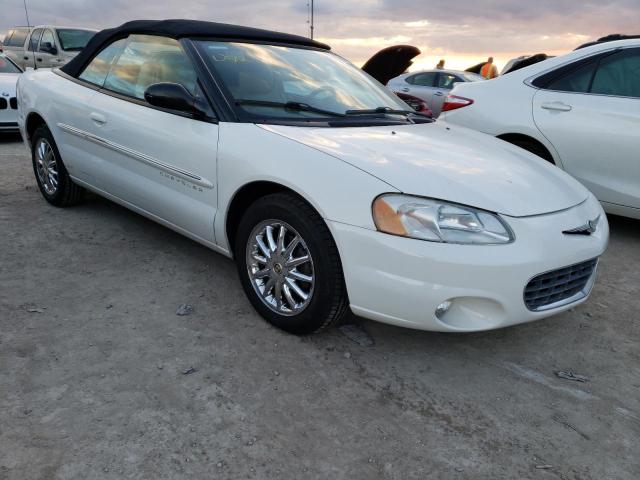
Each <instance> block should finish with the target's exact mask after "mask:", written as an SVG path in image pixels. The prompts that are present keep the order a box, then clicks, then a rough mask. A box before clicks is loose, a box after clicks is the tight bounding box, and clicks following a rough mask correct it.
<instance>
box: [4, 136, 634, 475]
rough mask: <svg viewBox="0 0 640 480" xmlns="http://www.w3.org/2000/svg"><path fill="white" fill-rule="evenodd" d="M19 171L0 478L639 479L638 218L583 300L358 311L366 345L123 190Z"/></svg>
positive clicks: (9, 198)
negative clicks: (395, 322) (449, 319)
mask: <svg viewBox="0 0 640 480" xmlns="http://www.w3.org/2000/svg"><path fill="white" fill-rule="evenodd" d="M0 172H1V175H0V480H9V479H11V480H14V479H15V480H28V479H82V480H88V479H154V480H160V479H182V478H190V479H242V478H254V479H270V478H283V479H289V478H290V479H307V478H309V479H367V480H369V479H402V480H404V479H473V480H477V479H491V480H495V479H529V478H531V479H542V480H544V479H575V480H578V479H580V480H587V479H597V480H601V479H637V478H640V345H639V341H640V313H639V309H640V268H639V267H640V222H638V221H632V220H627V219H623V218H617V217H611V218H610V223H611V243H610V246H609V249H608V251H607V253H606V254H605V255H604V257H603V258H602V261H601V264H600V267H599V280H598V282H597V284H596V287H595V290H594V292H593V295H592V297H591V299H590V301H589V302H587V303H586V304H584V305H582V306H580V307H577V308H575V309H574V310H572V311H570V312H567V313H565V314H562V315H559V316H557V317H555V318H551V319H547V320H543V321H540V322H537V323H532V324H527V325H521V326H517V327H512V328H508V329H504V330H499V331H493V332H487V333H481V334H471V335H469V334H465V335H462V334H441V333H429V332H419V331H412V330H406V329H401V328H395V327H391V326H387V325H383V324H379V323H374V322H368V321H364V320H359V319H355V318H354V319H352V320H351V321H352V322H354V323H356V324H357V325H358V326H360V327H361V328H362V329H364V331H366V332H367V333H368V335H369V336H370V338H371V339H373V342H374V344H373V345H369V346H363V345H360V344H358V343H355V342H354V341H352V340H351V339H350V338H348V337H347V336H346V335H344V334H343V332H342V331H341V330H339V329H332V330H330V331H328V332H326V333H322V334H319V335H316V336H312V337H306V338H298V337H294V336H291V335H287V334H285V333H282V332H280V331H277V330H275V329H274V328H272V327H270V326H269V325H268V324H266V323H265V322H264V321H262V320H261V318H259V317H258V315H257V314H256V313H255V312H254V311H253V310H252V308H251V306H250V305H249V303H248V301H247V300H246V299H245V297H244V295H243V293H242V290H241V287H240V285H239V283H238V278H237V275H236V272H235V267H234V265H233V263H232V262H231V261H230V260H228V259H226V258H224V257H222V256H220V255H218V254H216V253H214V252H211V251H209V250H207V249H206V248H204V247H202V246H200V245H198V244H196V243H194V242H192V241H190V240H188V239H186V238H183V237H181V236H179V235H178V234H176V233H173V232H171V231H170V230H167V229H165V228H163V227H161V226H158V225H156V224H154V223H152V222H150V221H148V220H146V219H144V218H142V217H140V216H138V215H136V214H134V213H131V212H129V211H127V210H125V209H124V208H121V207H119V206H117V205H115V204H113V203H110V202H108V201H106V200H103V199H100V198H98V197H95V196H90V197H89V198H88V200H87V202H86V203H85V204H84V205H82V206H79V207H75V208H70V209H56V208H54V207H51V206H49V205H48V204H47V203H46V202H45V201H44V199H43V198H42V197H41V195H40V193H39V192H38V190H37V187H36V184H35V180H34V178H33V172H32V170H31V165H30V158H29V157H28V155H27V152H26V150H25V148H24V146H23V145H22V144H21V143H19V138H17V137H10V138H8V139H7V138H5V139H4V140H0ZM180 304H190V305H192V306H193V308H194V311H193V313H192V314H191V315H188V316H178V315H176V309H177V308H178V306H179V305H180ZM191 369H193V370H195V371H192V370H191ZM557 371H571V372H574V373H576V374H578V375H583V376H586V377H588V381H587V382H584V383H582V382H577V381H572V380H566V379H562V378H558V377H557V376H556V374H555V372H557Z"/></svg>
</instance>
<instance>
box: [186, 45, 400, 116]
mask: <svg viewBox="0 0 640 480" xmlns="http://www.w3.org/2000/svg"><path fill="white" fill-rule="evenodd" d="M197 43H198V44H199V49H200V51H201V52H203V53H204V57H205V59H206V61H207V62H208V64H209V66H210V67H211V68H213V69H214V70H215V71H216V72H217V74H218V75H219V76H220V78H221V79H222V81H223V83H224V86H225V87H226V88H227V90H228V92H229V93H230V94H231V96H232V97H233V100H235V103H236V105H237V106H238V107H239V108H241V109H242V110H243V111H245V112H247V113H249V114H253V115H257V116H261V117H265V116H266V117H274V118H285V119H298V120H300V119H306V118H311V117H315V118H318V117H320V118H322V117H325V118H326V117H343V116H350V117H351V116H354V115H358V114H362V115H367V114H371V115H380V114H391V115H393V114H394V112H396V111H397V112H400V111H403V112H404V111H407V110H411V108H410V107H408V105H407V104H405V103H404V102H402V101H401V100H400V99H399V98H398V97H396V96H395V95H394V94H393V93H391V92H390V91H389V90H387V89H386V88H385V87H383V86H382V85H380V84H379V83H378V82H376V81H375V80H373V79H372V78H371V77H369V76H368V75H367V74H366V73H364V72H363V71H362V70H360V69H359V68H357V67H355V66H353V65H352V64H350V63H349V62H347V61H346V60H344V59H343V58H341V57H339V56H338V55H335V54H333V53H331V52H329V51H326V50H316V49H308V48H295V47H286V46H276V45H261V44H252V43H235V42H234V43H232V42H216V41H198V42H197ZM399 114H402V113H399ZM405 114H406V113H405ZM351 118H352V117H351Z"/></svg>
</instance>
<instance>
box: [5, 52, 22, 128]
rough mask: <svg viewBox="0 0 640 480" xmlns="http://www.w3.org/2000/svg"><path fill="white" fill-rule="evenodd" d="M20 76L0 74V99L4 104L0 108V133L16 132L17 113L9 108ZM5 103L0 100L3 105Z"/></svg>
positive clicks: (14, 96) (17, 74)
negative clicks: (4, 106) (3, 106)
mask: <svg viewBox="0 0 640 480" xmlns="http://www.w3.org/2000/svg"><path fill="white" fill-rule="evenodd" d="M2 58H3V55H2V54H1V53H0V59H2ZM20 75H21V74H20V73H2V72H0V99H4V101H5V102H6V108H0V132H3V131H5V132H6V131H17V130H18V111H17V110H16V109H15V108H11V99H15V98H16V83H17V82H18V78H20ZM5 102H2V100H0V103H2V104H3V105H4V103H5Z"/></svg>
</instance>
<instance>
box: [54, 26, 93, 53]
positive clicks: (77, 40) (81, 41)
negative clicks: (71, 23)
mask: <svg viewBox="0 0 640 480" xmlns="http://www.w3.org/2000/svg"><path fill="white" fill-rule="evenodd" d="M94 35H95V32H92V31H90V30H79V29H75V28H59V29H58V39H59V40H60V46H61V47H62V49H63V50H67V51H71V52H79V51H80V50H82V49H83V48H84V47H85V46H86V45H87V43H89V40H91V38H92V37H93V36H94Z"/></svg>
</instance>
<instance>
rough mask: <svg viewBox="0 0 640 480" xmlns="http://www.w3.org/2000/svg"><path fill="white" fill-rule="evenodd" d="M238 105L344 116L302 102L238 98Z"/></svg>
mask: <svg viewBox="0 0 640 480" xmlns="http://www.w3.org/2000/svg"><path fill="white" fill-rule="evenodd" d="M236 105H256V106H259V107H274V108H283V109H285V110H293V111H296V112H313V113H320V114H322V115H329V116H332V117H344V116H345V115H343V114H342V113H338V112H332V111H331V110H323V109H322V108H316V107H312V106H311V105H309V104H307V103H302V102H270V101H268V100H246V99H239V100H236Z"/></svg>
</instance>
